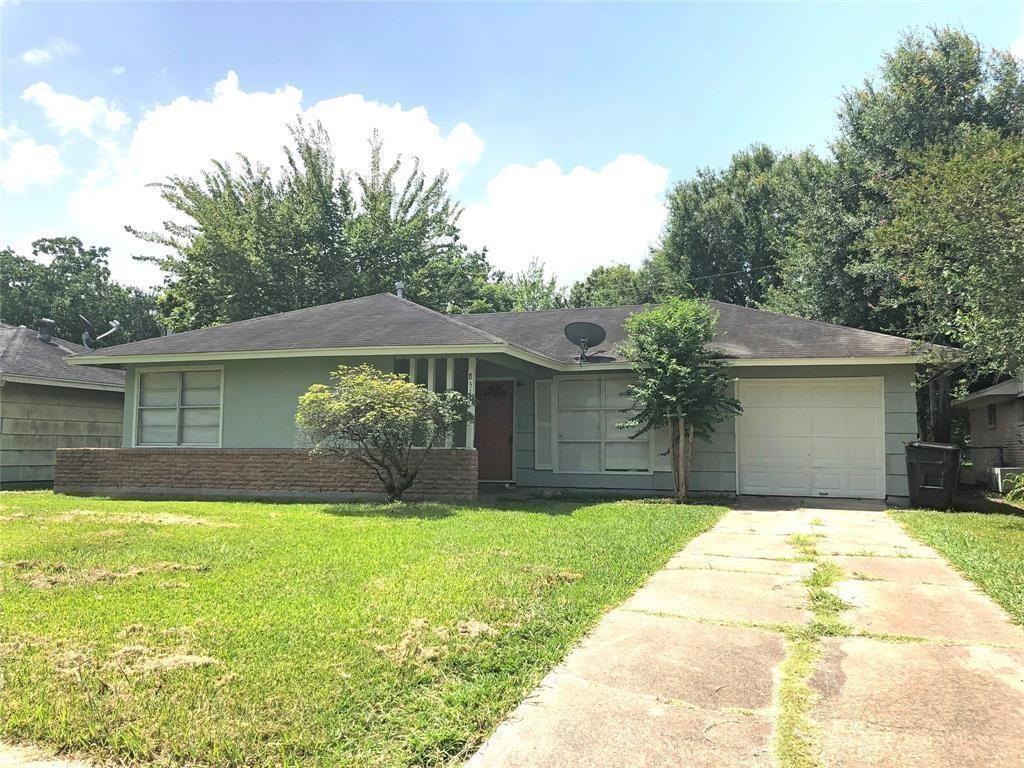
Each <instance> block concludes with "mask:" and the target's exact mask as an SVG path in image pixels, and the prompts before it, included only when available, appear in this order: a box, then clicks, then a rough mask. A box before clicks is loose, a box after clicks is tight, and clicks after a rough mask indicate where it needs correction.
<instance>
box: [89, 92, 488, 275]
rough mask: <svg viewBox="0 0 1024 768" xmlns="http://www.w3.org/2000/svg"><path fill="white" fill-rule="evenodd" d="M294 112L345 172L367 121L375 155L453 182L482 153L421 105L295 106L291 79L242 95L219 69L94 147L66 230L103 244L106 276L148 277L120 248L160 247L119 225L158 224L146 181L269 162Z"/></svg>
mask: <svg viewBox="0 0 1024 768" xmlns="http://www.w3.org/2000/svg"><path fill="white" fill-rule="evenodd" d="M296 116H301V117H302V118H303V119H304V120H305V121H306V122H307V123H311V122H313V121H315V120H319V121H321V122H322V123H323V124H324V127H325V128H326V129H327V131H328V133H329V134H330V136H331V138H332V142H333V145H334V150H335V153H336V155H337V158H338V162H339V165H341V167H343V168H345V169H347V170H366V166H367V160H368V154H369V148H368V144H367V140H368V138H369V136H370V133H371V132H372V130H373V129H374V128H377V129H378V130H379V131H380V135H381V138H382V139H383V141H384V150H385V154H386V155H388V157H385V158H384V159H385V162H389V161H390V158H393V157H394V155H395V154H396V153H402V154H403V155H405V156H411V155H415V156H417V157H420V158H421V159H422V167H423V170H424V171H425V172H426V173H428V174H434V173H437V172H439V171H442V170H444V171H447V172H448V173H449V174H450V178H451V180H452V185H453V188H454V186H457V184H458V182H459V180H460V179H461V177H462V175H463V174H464V172H465V171H466V170H467V169H468V168H469V167H470V166H472V165H473V164H474V163H475V162H476V161H477V159H478V158H479V157H480V154H481V153H482V151H483V141H482V140H481V139H480V138H479V137H478V136H477V135H476V134H475V133H474V132H473V130H472V128H470V127H469V126H468V125H466V124H464V123H460V124H459V125H456V126H455V127H454V128H452V129H451V130H450V131H449V132H448V133H447V134H444V133H442V131H441V129H440V127H439V126H438V125H437V124H435V123H434V122H433V121H432V120H431V119H430V116H429V115H428V114H427V111H426V109H424V108H423V107H414V108H411V109H405V108H403V107H402V106H401V105H399V104H392V105H388V104H381V103H379V102H374V101H368V100H366V99H364V98H363V97H362V96H359V95H355V94H349V95H346V96H340V97H337V98H331V99H326V100H324V101H320V102H318V103H316V104H313V105H311V106H310V107H309V108H307V109H304V108H303V105H302V91H300V90H299V89H298V88H295V87H294V86H290V85H286V86H284V87H282V88H278V89H277V90H274V91H271V92H267V91H253V92H246V91H243V90H242V89H241V88H240V87H239V80H238V76H237V75H236V74H235V73H234V72H229V73H228V74H227V75H226V76H225V78H224V79H223V80H221V81H219V82H218V83H216V84H215V85H214V87H213V92H212V95H211V97H210V98H208V99H191V98H187V97H181V98H178V99H175V100H174V101H172V102H170V103H169V104H162V105H158V106H156V107H153V108H152V109H150V110H149V111H147V112H146V113H145V114H144V115H143V116H142V117H141V119H139V121H138V123H137V124H136V125H135V128H134V132H133V133H132V135H131V138H130V140H129V142H128V144H127V145H122V144H119V143H114V142H112V141H109V140H107V141H105V142H102V143H101V144H100V150H101V155H102V157H101V160H100V162H99V164H98V165H97V166H96V167H95V168H94V169H93V170H92V171H91V172H89V173H88V174H87V175H86V176H85V177H84V178H83V179H82V181H81V183H80V185H79V188H78V190H77V191H76V192H75V193H73V195H72V196H71V199H70V201H69V210H70V214H71V218H72V220H73V223H74V227H75V229H76V231H77V232H81V236H82V237H84V238H86V239H89V240H90V241H93V242H97V243H101V244H104V245H109V246H111V269H112V271H113V272H114V276H115V278H116V279H118V280H121V281H129V282H133V283H136V284H141V285H149V284H152V283H154V282H156V281H158V280H159V274H158V272H157V270H156V268H155V267H153V266H152V265H149V264H140V263H139V262H135V261H132V259H131V258H130V255H131V254H149V255H153V254H156V253H161V252H162V250H161V249H159V248H157V247H155V246H152V245H150V244H147V243H143V242H141V241H139V240H138V239H136V238H134V237H132V236H131V235H129V234H127V233H126V232H125V231H124V226H125V225H131V226H133V227H135V228H137V229H141V230H156V229H159V228H160V226H161V223H162V222H163V221H164V220H165V219H167V218H168V216H169V215H170V214H171V211H170V209H169V208H168V207H167V205H166V204H165V203H164V202H163V201H162V200H161V199H160V196H159V192H158V191H157V190H155V189H153V188H152V187H147V184H151V183H153V182H159V181H163V180H164V179H165V178H166V177H167V176H169V175H183V176H194V175H196V174H197V173H198V172H199V171H200V170H203V169H206V168H208V167H209V166H210V161H211V160H212V159H217V160H228V161H230V160H233V159H234V157H235V155H236V154H237V153H242V154H244V155H246V156H247V157H249V159H250V160H252V161H253V162H258V163H263V164H264V165H267V166H269V167H271V168H272V169H273V168H277V167H278V166H279V165H280V163H281V161H282V159H283V158H282V153H281V148H282V146H284V145H285V144H287V143H288V142H289V140H290V138H289V134H288V129H287V126H288V124H289V123H292V122H294V121H295V118H296Z"/></svg>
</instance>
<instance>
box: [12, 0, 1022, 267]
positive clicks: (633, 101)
mask: <svg viewBox="0 0 1024 768" xmlns="http://www.w3.org/2000/svg"><path fill="white" fill-rule="evenodd" d="M0 17H2V32H0V35H2V37H0V43H2V45H0V67H2V71H0V82H2V93H0V106H2V113H3V114H2V116H0V128H2V130H3V134H2V135H0V139H2V140H0V168H2V169H3V170H2V171H0V173H2V175H0V182H2V185H3V187H4V189H3V190H0V194H2V195H3V199H2V205H3V209H2V210H3V212H2V219H0V227H2V233H0V235H2V240H3V241H4V242H6V243H13V244H15V245H17V246H19V247H24V245H25V244H26V243H27V242H28V241H30V240H31V238H33V237H35V236H37V235H39V234H43V233H47V234H58V233H60V234H63V233H74V234H79V235H81V236H82V237H83V238H85V239H87V240H90V241H92V242H96V243H98V244H109V245H111V246H112V248H113V249H114V250H113V254H112V265H113V267H114V271H115V275H116V276H117V277H120V278H121V279H123V280H127V281H131V282H136V283H140V284H149V283H152V282H154V280H156V279H157V278H158V275H157V274H155V273H154V272H153V271H152V269H149V268H143V267H140V266H139V265H137V264H135V263H133V262H132V261H131V259H130V258H129V256H130V254H131V253H133V252H141V251H142V250H143V248H142V247H141V246H140V245H138V244H136V243H134V241H132V239H131V238H129V237H127V236H126V235H125V234H124V233H123V231H122V226H123V225H124V224H136V225H141V226H147V225H149V226H152V225H155V224H156V222H158V221H159V220H160V218H161V217H162V215H163V214H164V213H165V212H164V211H162V210H161V208H160V204H159V201H158V200H155V198H152V196H153V195H154V193H153V191H152V190H147V189H146V188H145V187H144V183H145V182H146V181H158V180H159V178H160V176H162V175H164V174H166V173H188V174H191V173H194V172H195V171H196V170H198V169H199V168H200V167H202V166H203V164H204V163H205V161H206V160H207V159H208V158H209V156H210V155H211V154H214V155H216V156H218V157H225V156H229V155H230V152H231V151H232V150H233V149H234V148H235V146H236V145H237V146H238V147H239V148H241V149H244V150H245V151H247V152H248V153H250V154H252V155H254V156H255V157H257V158H258V159H262V160H264V161H265V162H268V163H270V164H272V165H273V164H274V162H275V159H276V158H277V157H278V156H279V155H278V151H279V147H280V145H281V143H282V141H283V140H284V139H283V134H282V127H281V126H283V124H284V122H286V121H287V120H288V119H290V118H291V117H294V115H295V113H296V112H299V111H302V112H303V113H305V114H307V117H317V116H319V117H323V118H324V121H325V123H326V124H327V126H328V128H329V129H330V130H331V131H332V134H334V135H335V141H336V143H338V144H340V145H341V151H339V155H340V156H341V158H342V162H343V163H344V164H346V165H347V166H350V167H351V166H358V164H359V162H360V158H361V157H363V156H364V155H365V151H364V147H365V134H366V133H368V131H369V129H370V127H371V126H377V125H379V127H381V130H382V133H383V135H384V139H385V144H386V147H390V148H391V149H393V150H395V151H399V150H400V151H403V152H405V153H415V154H419V155H421V156H422V157H423V160H424V164H425V166H426V167H427V168H428V169H431V170H439V169H446V170H449V171H450V172H451V173H452V175H453V181H454V182H455V185H454V192H455V195H456V197H457V198H458V199H460V200H461V201H462V202H463V203H464V204H465V205H466V206H467V210H466V218H465V223H466V232H467V237H468V238H469V239H470V240H471V241H472V242H474V243H481V244H487V245H489V246H490V247H491V249H492V254H493V258H494V260H495V261H496V262H497V263H498V264H499V265H500V266H503V267H505V268H508V269H516V268H519V267H521V266H522V265H523V264H524V263H525V262H526V261H527V260H528V259H529V258H530V257H531V256H538V257H539V258H541V259H542V260H544V261H545V262H547V263H548V264H549V266H550V267H551V268H553V269H554V270H555V271H556V272H557V273H558V274H559V275H560V276H561V277H562V278H563V279H564V280H569V279H572V278H575V277H578V276H580V275H581V274H582V273H584V272H586V271H587V269H588V268H589V267H590V266H592V265H593V264H594V263H596V262H603V261H610V260H617V261H625V262H629V263H638V262H639V260H640V259H642V257H643V255H644V253H645V251H646V248H647V246H648V245H649V244H650V243H651V242H652V241H653V240H655V239H656V238H657V234H658V231H659V229H660V226H661V221H662V218H661V206H662V199H663V193H664V189H665V187H666V186H667V185H668V184H669V183H671V181H675V180H678V179H681V178H685V177H687V176H689V175H691V174H692V173H693V172H694V171H695V170H696V169H697V168H698V167H701V166H709V165H710V166H719V165H722V164H723V163H725V162H727V160H728V158H729V156H730V154H731V153H732V152H734V151H736V150H737V149H740V148H742V147H745V146H747V145H749V144H750V143H751V142H755V141H762V142H765V143H768V144H770V145H772V146H774V147H777V148H780V149H799V148H803V147H807V146H814V147H817V148H819V149H824V148H825V147H826V146H827V142H828V140H829V138H830V137H831V136H832V135H833V132H834V127H835V119H834V113H835V109H836V106H837V98H838V96H839V95H840V93H841V92H842V89H843V88H844V87H847V86H850V85H854V84H856V83H859V82H860V81H861V80H862V79H863V78H864V77H867V76H870V75H872V74H873V73H874V72H875V70H876V69H877V66H878V64H879V62H880V59H881V55H882V53H883V52H884V51H885V50H888V49H891V48H892V47H893V46H894V45H895V43H896V42H897V40H898V38H899V35H900V33H901V31H903V30H906V29H908V28H910V27H918V28H921V27H925V26H927V25H933V24H938V25H941V24H953V25H958V26H962V27H963V28H964V29H966V30H967V31H969V32H971V33H972V34H974V35H976V36H977V37H978V38H979V39H980V40H981V42H982V43H983V44H984V45H986V46H990V47H994V48H1002V49H1008V48H1010V47H1011V45H1013V44H1014V43H1015V41H1018V40H1021V39H1024V5H1022V4H1021V3H1019V2H1008V3H994V4H985V3H959V4H958V3H944V4H929V3H912V4H892V3H890V4H864V3H856V4H824V3H818V4H780V3H765V4H738V3H714V4H698V3H692V4H657V5H641V4H617V5H612V4H577V3H567V4H558V5H547V4H518V5H506V4H496V3H480V4H463V3H459V4H455V3H447V4H416V5H412V4H399V3H380V4H373V5H364V4H350V3H313V4H305V3H302V4H300V3H258V4H254V3H195V2H190V3H186V2H181V3H148V2H146V3H143V2H139V3H102V4H98V3H95V4H94V3H84V2H83V3H74V4H55V3H31V2H11V0H7V2H5V3H3V5H2V7H0ZM1021 45H1022V46H1024V44H1021ZM229 73H234V75H229ZM218 83H221V85H220V86H218V85H217V84H218ZM288 87H290V88H291V89H290V90H285V89H286V88H288ZM300 92H301V94H300ZM349 94H359V95H360V96H361V97H362V98H361V99H358V98H355V97H350V98H348V99H344V98H341V97H345V96H346V95H349ZM317 105H320V106H317ZM395 105H400V108H399V107H397V106H395ZM415 108H422V109H415ZM306 110H312V111H311V112H309V113H306ZM424 110H425V111H424ZM16 147H17V151H16V149H15V148H16ZM147 196H148V197H147Z"/></svg>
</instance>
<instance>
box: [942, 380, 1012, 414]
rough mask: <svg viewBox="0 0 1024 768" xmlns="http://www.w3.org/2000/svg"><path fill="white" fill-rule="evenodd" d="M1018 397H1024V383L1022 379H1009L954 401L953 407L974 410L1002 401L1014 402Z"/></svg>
mask: <svg viewBox="0 0 1024 768" xmlns="http://www.w3.org/2000/svg"><path fill="white" fill-rule="evenodd" d="M1016 397H1024V382H1022V381H1021V380H1020V379H1007V380H1006V381H1001V382H999V383H998V384H993V385H992V386H991V387H985V388H984V389H979V390H978V391H977V392H972V393H971V394H969V395H967V396H965V397H961V398H960V399H959V400H954V401H953V407H955V408H973V407H976V406H982V405H989V404H990V403H996V402H1000V401H1002V400H1012V399H1014V398H1016Z"/></svg>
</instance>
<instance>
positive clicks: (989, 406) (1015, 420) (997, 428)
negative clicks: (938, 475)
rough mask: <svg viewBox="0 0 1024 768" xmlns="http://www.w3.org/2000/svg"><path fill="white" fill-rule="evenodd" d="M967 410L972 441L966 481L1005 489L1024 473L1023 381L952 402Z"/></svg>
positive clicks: (1015, 381)
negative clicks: (1009, 481) (1006, 484)
mask: <svg viewBox="0 0 1024 768" xmlns="http://www.w3.org/2000/svg"><path fill="white" fill-rule="evenodd" d="M953 407H954V408H960V409H963V410H965V411H967V415H968V423H969V428H970V435H971V442H970V446H969V448H968V458H969V460H970V464H969V469H968V470H967V471H966V472H965V473H964V477H963V479H964V481H966V482H969V483H975V484H977V485H987V486H990V487H992V488H993V489H995V490H1003V486H1004V485H1005V482H1006V480H1007V479H1008V478H1009V477H1011V476H1013V475H1016V474H1019V473H1021V472H1024V380H1021V379H1010V380H1008V381H1004V382H1001V383H999V384H996V385H994V386H991V387H986V388H985V389H981V390H978V391H977V392H973V393H971V394H969V395H967V396H966V397H964V398H961V399H960V400H956V401H954V403H953Z"/></svg>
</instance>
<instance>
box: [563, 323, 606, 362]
mask: <svg viewBox="0 0 1024 768" xmlns="http://www.w3.org/2000/svg"><path fill="white" fill-rule="evenodd" d="M604 337H605V332H604V328H602V327H601V326H600V325H598V324H597V323H587V322H583V321H577V322H575V323H569V324H568V325H567V326H565V338H567V339H568V340H569V341H571V342H572V343H573V344H575V345H576V346H577V347H579V348H580V356H579V358H577V359H578V361H579V362H581V363H582V362H583V361H584V360H586V359H587V350H588V349H590V348H591V347H596V346H597V345H598V344H600V343H601V342H602V341H604Z"/></svg>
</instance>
